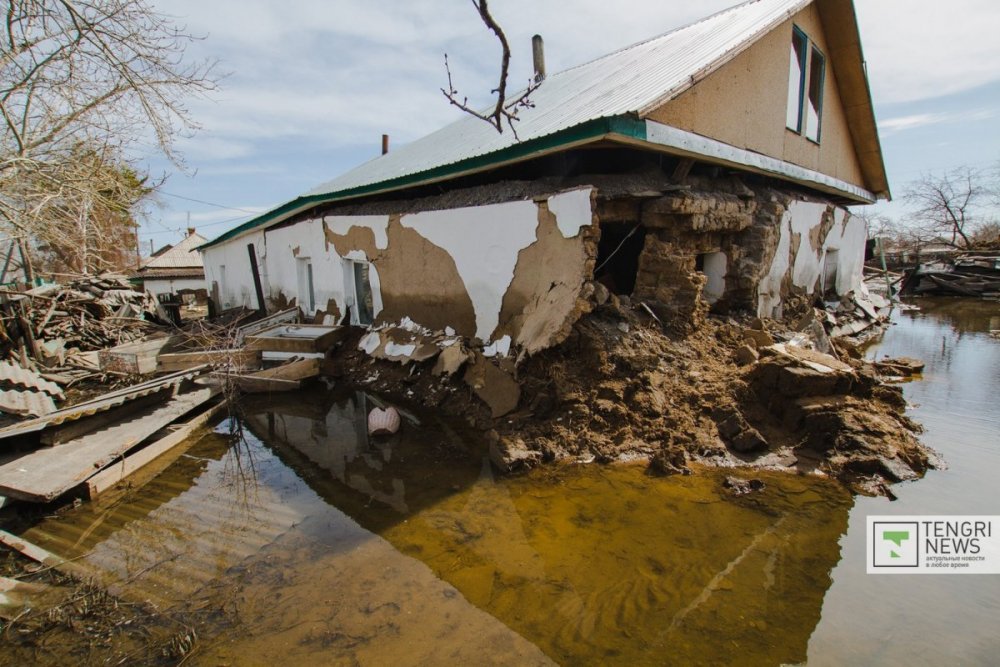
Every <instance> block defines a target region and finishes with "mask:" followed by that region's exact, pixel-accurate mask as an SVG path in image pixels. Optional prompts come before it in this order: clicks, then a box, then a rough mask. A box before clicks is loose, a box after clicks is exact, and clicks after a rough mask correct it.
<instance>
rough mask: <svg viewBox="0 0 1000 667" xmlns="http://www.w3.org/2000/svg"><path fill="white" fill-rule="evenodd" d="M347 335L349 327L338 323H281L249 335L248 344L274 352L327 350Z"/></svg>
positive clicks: (251, 347) (257, 348) (248, 346)
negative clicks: (330, 324) (327, 324)
mask: <svg viewBox="0 0 1000 667" xmlns="http://www.w3.org/2000/svg"><path fill="white" fill-rule="evenodd" d="M283 332H287V333H283ZM346 335H347V328H346V327H341V326H336V325H333V326H326V325H318V324H296V325H279V326H276V327H273V328H271V329H268V330H266V331H262V332H261V333H259V334H257V335H254V336H248V337H247V339H246V345H247V348H248V349H251V350H268V351H272V352H326V351H327V350H329V349H330V348H331V347H333V345H334V343H336V342H337V341H338V340H340V339H341V338H343V337H344V336H346Z"/></svg>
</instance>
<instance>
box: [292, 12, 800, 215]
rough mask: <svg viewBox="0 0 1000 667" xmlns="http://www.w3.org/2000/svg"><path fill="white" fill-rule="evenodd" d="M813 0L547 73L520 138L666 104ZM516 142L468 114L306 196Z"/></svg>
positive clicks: (715, 19) (728, 16) (520, 125)
mask: <svg viewBox="0 0 1000 667" xmlns="http://www.w3.org/2000/svg"><path fill="white" fill-rule="evenodd" d="M809 3H810V0H755V1H753V2H748V3H745V4H742V5H738V6H736V7H733V8H730V9H728V10H725V11H723V12H720V13H718V14H715V15H713V16H710V17H708V18H706V19H703V20H701V21H698V22H696V23H693V24H691V25H688V26H686V27H683V28H680V29H677V30H674V31H673V32H670V33H667V34H665V35H661V36H660V37H656V38H653V39H650V40H648V41H645V42H641V43H639V44H635V45H633V46H630V47H627V48H625V49H622V50H621V51H617V52H615V53H612V54H610V55H607V56H604V57H603V58H599V59H597V60H594V61H591V62H589V63H586V64H584V65H579V66H577V67H573V68H571V69H568V70H565V71H563V72H559V73H557V74H552V75H549V77H548V78H547V79H546V80H545V82H544V83H543V84H542V86H541V87H540V88H539V89H538V90H537V91H535V92H534V93H533V94H532V96H531V99H532V101H533V102H534V104H535V107H534V108H532V109H524V110H522V111H521V112H520V118H521V120H520V121H519V122H517V123H516V125H515V127H516V129H517V134H518V138H519V139H520V140H521V141H529V140H531V139H536V138H539V137H543V136H546V135H549V134H552V133H554V132H558V131H560V130H564V129H567V128H570V127H574V126H576V125H579V124H581V123H585V122H587V121H591V120H595V119H598V118H606V117H611V116H621V115H626V114H630V113H640V112H642V111H644V110H647V109H648V108H649V107H651V106H655V105H659V104H662V103H663V102H664V101H666V100H668V99H671V98H672V97H674V96H675V95H677V94H679V93H680V92H682V91H683V90H685V89H687V88H688V87H689V86H690V85H691V84H692V83H694V82H695V81H698V80H700V79H701V78H704V76H706V75H707V74H708V73H710V72H712V71H714V70H715V69H716V68H717V67H718V66H719V65H721V64H723V63H724V62H728V60H729V59H730V58H732V57H733V56H734V55H735V54H736V53H738V52H740V51H742V50H743V49H745V48H746V47H748V46H749V45H750V44H752V43H753V42H755V41H756V40H757V38H759V37H760V36H762V35H763V34H765V33H766V32H768V31H769V30H770V29H771V28H773V27H774V26H775V25H777V24H779V23H781V22H782V21H784V20H786V19H787V18H788V17H790V16H791V15H792V14H794V13H796V12H797V11H799V10H800V9H802V8H803V7H804V6H806V5H808V4H809ZM515 143H517V139H515V137H514V134H513V133H512V132H511V131H510V129H509V128H505V130H504V133H503V134H499V133H498V132H497V131H496V130H495V129H494V128H492V127H491V126H489V125H488V124H486V123H484V122H483V121H481V120H479V119H477V118H473V117H471V116H464V117H463V118H462V119H461V120H458V121H456V122H454V123H452V124H451V125H448V126H446V127H444V128H442V129H440V130H438V131H437V132H434V133H432V134H430V135H427V136H426V137H423V138H422V139H418V140H417V141H414V142H412V143H410V144H407V145H405V146H403V147H401V148H399V149H397V150H395V151H393V152H390V153H389V154H387V155H384V156H381V157H379V158H376V159H375V160H372V161H370V162H368V163H366V164H363V165H361V166H360V167H358V168H356V169H353V170H351V171H349V172H347V173H346V174H344V175H343V176H340V177H338V178H336V179H334V180H332V181H329V182H327V183H323V184H321V185H319V186H318V187H316V188H314V189H313V190H312V191H310V192H309V193H307V194H308V195H318V194H327V193H332V192H338V191H341V190H346V189H349V188H355V187H361V186H365V185H370V184H373V183H378V182H381V181H386V180H390V179H393V178H399V177H402V176H408V175H411V174H416V173H419V172H422V171H426V170H428V169H432V168H434V167H439V166H442V165H447V164H452V163H454V162H458V161H460V160H463V159H467V158H470V157H476V156H481V155H486V154H488V153H492V152H494V151H498V150H502V149H504V148H507V147H510V146H512V145H514V144H515Z"/></svg>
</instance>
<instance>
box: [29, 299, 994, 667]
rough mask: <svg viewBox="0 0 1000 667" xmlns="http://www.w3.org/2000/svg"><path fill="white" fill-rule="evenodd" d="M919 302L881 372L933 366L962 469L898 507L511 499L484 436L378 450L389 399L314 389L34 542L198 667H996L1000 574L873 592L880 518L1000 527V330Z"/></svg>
mask: <svg viewBox="0 0 1000 667" xmlns="http://www.w3.org/2000/svg"><path fill="white" fill-rule="evenodd" d="M918 303H919V305H920V306H921V308H922V310H921V311H920V312H907V313H901V314H898V315H897V318H896V319H897V324H896V326H894V327H892V328H891V329H890V330H889V332H888V333H887V334H886V336H885V338H884V340H883V342H882V343H880V344H879V345H878V346H876V347H873V348H871V349H870V351H869V354H870V355H878V356H881V355H883V354H890V355H902V354H905V355H908V356H914V357H918V358H922V359H924V360H925V361H926V362H927V370H926V372H925V374H924V377H923V379H922V380H920V381H917V382H912V383H908V384H907V385H906V386H905V388H904V391H905V393H906V396H907V399H908V400H909V401H910V402H911V403H912V404H913V408H912V409H911V413H910V414H911V416H913V417H914V418H915V419H917V420H918V421H921V422H922V423H923V424H924V425H925V427H926V429H927V430H926V433H925V435H924V438H925V441H926V442H927V443H928V444H930V445H931V446H933V447H934V448H936V449H937V450H938V451H939V452H940V453H941V454H942V455H943V456H944V458H945V459H946V460H947V461H948V463H949V466H950V467H949V468H948V469H947V470H944V471H934V472H931V473H930V474H929V475H928V476H927V477H926V478H925V479H923V480H920V481H918V482H914V483H909V484H904V485H900V486H897V487H895V490H896V492H897V494H898V496H899V500H898V501H897V502H894V503H890V502H889V501H886V500H883V499H870V498H852V497H851V496H850V494H848V493H846V492H845V491H844V490H843V489H842V488H841V487H840V486H839V485H837V484H835V483H833V482H830V481H828V480H824V479H821V478H817V477H813V476H810V477H796V476H792V475H786V474H780V473H758V474H755V475H754V476H755V477H759V478H762V479H763V480H764V481H765V482H766V484H767V487H766V489H765V490H764V491H763V492H761V493H759V494H755V495H753V496H744V497H741V498H732V497H729V496H728V495H726V494H724V493H723V492H722V490H721V481H722V478H723V477H724V476H725V473H723V472H720V471H714V470H697V471H696V473H695V474H694V475H692V476H688V477H670V478H659V477H652V476H649V475H647V474H646V473H645V472H644V470H643V469H642V467H639V466H614V467H599V466H593V465H574V466H564V467H558V468H548V469H543V470H538V471H534V472H533V473H532V474H529V475H524V476H518V477H513V478H500V479H497V478H495V477H494V475H493V474H492V472H491V470H490V467H489V465H488V464H487V463H486V462H485V459H484V451H483V448H482V447H481V446H480V445H479V443H476V442H474V441H472V440H471V439H470V438H469V437H468V434H466V433H464V432H463V431H462V430H461V429H459V428H458V427H455V426H450V425H448V424H446V423H444V422H441V421H439V420H437V419H435V418H434V417H433V416H427V415H419V416H418V417H416V419H417V420H419V425H418V424H416V423H414V422H413V421H406V422H404V427H403V429H402V430H401V432H400V433H399V434H398V435H396V436H393V437H391V438H387V439H369V438H368V437H367V434H366V428H365V415H366V413H367V410H368V409H369V407H371V404H370V399H369V398H368V397H366V396H364V395H363V394H355V393H340V392H337V391H330V392H328V393H324V392H320V391H311V392H307V393H302V394H297V395H285V396H282V397H280V398H278V397H275V398H272V399H266V400H262V401H259V402H258V403H255V404H250V405H248V406H247V409H246V413H245V414H244V415H243V417H242V418H241V419H239V420H226V421H225V422H223V423H222V424H220V425H219V428H218V429H217V432H216V433H213V434H210V435H208V436H206V437H204V438H202V439H201V440H200V441H199V442H197V443H195V444H194V445H193V446H192V447H191V448H190V449H189V450H188V451H187V452H186V454H185V455H184V456H182V457H181V458H180V459H179V460H178V462H177V463H175V464H174V465H172V466H171V467H170V468H169V470H168V471H167V472H166V473H164V474H162V475H160V476H159V477H157V478H156V479H154V480H152V481H151V482H149V483H148V484H146V485H145V486H143V487H142V488H141V490H139V491H138V492H135V493H133V494H131V495H129V496H127V497H125V498H120V499H110V500H105V501H99V502H95V503H91V504H84V505H82V506H80V507H78V508H76V509H75V510H72V511H70V512H68V513H66V514H65V515H62V516H60V517H58V518H51V519H48V520H45V521H43V522H42V523H40V524H39V525H37V526H35V527H34V528H33V529H31V530H30V531H29V532H28V533H27V534H26V537H27V538H28V539H30V540H32V541H35V542H36V543H38V544H40V545H41V546H43V547H45V548H47V549H50V550H52V551H54V552H56V553H58V554H60V555H63V556H66V557H77V556H79V557H80V561H79V562H81V563H84V564H85V565H86V566H88V567H89V568H91V569H92V570H93V571H94V573H95V576H97V577H98V578H100V579H101V580H102V581H103V582H104V583H107V584H109V585H111V586H112V590H113V591H114V592H116V593H118V594H120V595H121V596H122V597H123V598H125V599H127V600H148V601H150V602H151V603H153V604H155V605H156V606H157V607H158V608H160V609H162V610H164V611H165V613H170V614H172V615H173V616H174V617H176V618H180V619H183V620H184V621H185V622H187V623H190V624H192V625H194V626H195V627H196V628H197V630H198V636H199V642H198V645H197V648H196V650H195V652H194V653H193V654H191V655H190V657H189V659H188V661H187V662H188V663H189V664H206V665H216V664H239V665H253V664H261V665H264V664H268V665H269V664H274V663H276V662H282V663H284V664H288V665H292V664H365V665H383V664H400V665H405V664H435V665H436V664H516V665H530V664H552V663H557V664H574V665H576V664H601V665H604V664H623V665H624V664H628V665H638V664H650V665H652V664H657V665H661V664H704V665H715V664H744V665H779V664H798V663H805V662H807V661H808V663H809V664H817V665H826V664H830V665H834V664H887V665H894V664H907V663H909V664H943V663H955V664H957V663H963V664H994V663H995V659H996V655H997V654H998V652H1000V636H998V634H997V627H998V626H997V619H998V618H1000V576H985V575H978V576H977V575H966V576H962V575H924V576H919V575H907V576H898V575H897V576H871V575H867V574H865V559H864V555H865V544H864V542H865V535H864V533H865V517H866V516H867V515H868V514H892V513H898V514H1000V494H997V493H996V491H995V488H996V478H997V476H998V475H1000V402H998V401H997V400H996V396H997V395H998V394H1000V341H998V340H996V339H993V338H991V337H990V336H989V335H988V333H987V332H988V330H989V329H1000V308H998V307H997V305H996V304H995V303H988V302H972V301H959V300H951V301H931V300H921V301H919V302H918ZM232 431H235V432H236V436H235V437H232V435H231V432H232ZM737 474H745V475H749V474H750V473H749V472H747V473H737ZM53 655H56V654H53Z"/></svg>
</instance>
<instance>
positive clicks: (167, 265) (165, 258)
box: [139, 232, 208, 274]
mask: <svg viewBox="0 0 1000 667" xmlns="http://www.w3.org/2000/svg"><path fill="white" fill-rule="evenodd" d="M207 240H208V239H206V238H205V237H204V236H202V235H201V234H199V233H197V232H194V233H192V234H188V235H187V236H186V237H185V238H184V240H183V241H181V242H180V243H178V244H177V245H175V246H174V247H172V248H171V249H170V250H168V251H166V252H165V253H163V254H159V255H153V256H152V257H150V258H149V259H148V260H146V262H145V263H144V264H143V265H142V268H141V269H139V273H140V274H142V273H144V272H145V271H146V270H147V269H176V268H199V269H200V268H202V267H203V266H204V265H203V264H202V261H201V253H199V252H198V246H200V245H201V244H203V243H205V242H206V241H207Z"/></svg>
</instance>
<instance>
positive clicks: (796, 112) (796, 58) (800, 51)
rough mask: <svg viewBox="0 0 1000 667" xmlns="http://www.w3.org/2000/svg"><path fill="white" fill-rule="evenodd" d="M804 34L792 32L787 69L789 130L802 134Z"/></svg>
mask: <svg viewBox="0 0 1000 667" xmlns="http://www.w3.org/2000/svg"><path fill="white" fill-rule="evenodd" d="M807 53H808V51H807V50H806V34H805V33H804V32H802V31H801V30H799V29H798V28H794V29H793V31H792V57H791V65H790V66H789V68H788V118H787V119H786V125H787V126H788V129H789V130H792V131H794V132H802V96H803V94H804V93H805V89H806V54H807Z"/></svg>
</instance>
